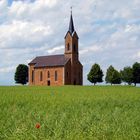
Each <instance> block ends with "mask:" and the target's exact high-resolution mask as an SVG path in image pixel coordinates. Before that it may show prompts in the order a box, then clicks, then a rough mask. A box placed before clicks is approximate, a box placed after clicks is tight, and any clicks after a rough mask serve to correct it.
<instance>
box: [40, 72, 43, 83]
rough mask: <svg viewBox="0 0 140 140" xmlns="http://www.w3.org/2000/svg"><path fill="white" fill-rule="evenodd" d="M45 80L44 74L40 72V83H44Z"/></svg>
mask: <svg viewBox="0 0 140 140" xmlns="http://www.w3.org/2000/svg"><path fill="white" fill-rule="evenodd" d="M42 80H43V73H42V71H41V72H40V81H42Z"/></svg>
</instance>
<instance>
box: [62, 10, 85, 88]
mask: <svg viewBox="0 0 140 140" xmlns="http://www.w3.org/2000/svg"><path fill="white" fill-rule="evenodd" d="M78 42H79V37H78V35H77V33H76V31H75V28H74V22H73V16H72V11H71V15H70V22H69V29H68V31H67V33H66V36H65V57H66V58H69V59H70V62H71V69H70V71H71V78H70V79H71V80H70V81H71V82H70V83H71V85H82V84H83V66H82V64H81V63H80V61H79V45H78Z"/></svg>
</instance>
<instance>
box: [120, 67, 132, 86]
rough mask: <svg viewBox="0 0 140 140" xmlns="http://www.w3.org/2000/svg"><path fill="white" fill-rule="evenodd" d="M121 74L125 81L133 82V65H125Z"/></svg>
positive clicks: (129, 83)
mask: <svg viewBox="0 0 140 140" xmlns="http://www.w3.org/2000/svg"><path fill="white" fill-rule="evenodd" d="M120 74H121V79H122V81H123V82H126V83H128V85H131V84H132V83H133V69H132V68H131V67H124V69H123V70H121V71H120Z"/></svg>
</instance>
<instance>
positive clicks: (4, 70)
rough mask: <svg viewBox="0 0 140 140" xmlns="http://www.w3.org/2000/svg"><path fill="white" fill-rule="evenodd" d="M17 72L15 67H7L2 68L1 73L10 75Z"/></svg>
mask: <svg viewBox="0 0 140 140" xmlns="http://www.w3.org/2000/svg"><path fill="white" fill-rule="evenodd" d="M13 70H15V67H14V66H12V67H5V68H0V73H8V72H11V71H13Z"/></svg>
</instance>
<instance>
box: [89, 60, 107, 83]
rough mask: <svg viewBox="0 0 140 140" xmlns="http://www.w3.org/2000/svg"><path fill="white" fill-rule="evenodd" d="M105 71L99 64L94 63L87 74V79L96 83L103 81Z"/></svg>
mask: <svg viewBox="0 0 140 140" xmlns="http://www.w3.org/2000/svg"><path fill="white" fill-rule="evenodd" d="M103 76H104V75H103V71H102V70H101V68H100V66H99V65H98V64H96V63H95V64H94V65H93V66H92V68H91V70H90V72H89V74H88V75H87V79H88V80H89V81H90V82H91V83H94V85H95V84H96V83H98V82H99V83H101V82H103Z"/></svg>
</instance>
